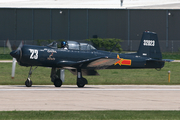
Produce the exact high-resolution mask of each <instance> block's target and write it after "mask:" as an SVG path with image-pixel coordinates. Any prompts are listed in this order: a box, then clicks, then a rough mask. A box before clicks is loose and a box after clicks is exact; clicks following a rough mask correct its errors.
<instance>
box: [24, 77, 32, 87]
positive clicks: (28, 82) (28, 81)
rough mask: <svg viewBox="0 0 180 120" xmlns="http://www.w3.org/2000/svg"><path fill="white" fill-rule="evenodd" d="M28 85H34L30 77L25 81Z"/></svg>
mask: <svg viewBox="0 0 180 120" xmlns="http://www.w3.org/2000/svg"><path fill="white" fill-rule="evenodd" d="M25 85H26V87H31V86H32V81H31V80H30V79H29V78H28V79H27V80H26V82H25Z"/></svg>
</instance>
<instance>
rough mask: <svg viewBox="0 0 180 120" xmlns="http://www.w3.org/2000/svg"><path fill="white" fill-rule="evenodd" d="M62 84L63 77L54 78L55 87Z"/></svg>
mask: <svg viewBox="0 0 180 120" xmlns="http://www.w3.org/2000/svg"><path fill="white" fill-rule="evenodd" d="M61 85H62V81H61V79H55V80H54V86H55V87H61Z"/></svg>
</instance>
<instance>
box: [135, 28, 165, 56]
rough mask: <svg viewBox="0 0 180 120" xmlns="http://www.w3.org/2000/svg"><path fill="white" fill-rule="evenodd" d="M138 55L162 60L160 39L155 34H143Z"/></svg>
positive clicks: (146, 32) (148, 32)
mask: <svg viewBox="0 0 180 120" xmlns="http://www.w3.org/2000/svg"><path fill="white" fill-rule="evenodd" d="M137 54H138V55H139V56H144V57H150V58H154V59H162V55H161V50H160V46H159V41H158V37H157V34H156V33H155V32H150V31H145V32H143V35H142V38H141V42H140V45H139V49H138V52H137Z"/></svg>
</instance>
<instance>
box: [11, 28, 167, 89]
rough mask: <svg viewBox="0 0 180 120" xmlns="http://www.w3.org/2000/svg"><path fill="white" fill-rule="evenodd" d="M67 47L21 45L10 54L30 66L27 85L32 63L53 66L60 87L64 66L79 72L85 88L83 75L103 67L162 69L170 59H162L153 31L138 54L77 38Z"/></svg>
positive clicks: (142, 43)
mask: <svg viewBox="0 0 180 120" xmlns="http://www.w3.org/2000/svg"><path fill="white" fill-rule="evenodd" d="M63 47H64V48H57V43H56V42H53V43H51V44H49V45H48V46H35V45H22V44H21V45H20V46H19V47H18V49H17V50H15V51H12V52H11V53H10V55H11V56H12V57H14V58H16V60H17V62H18V63H19V65H21V66H26V67H28V66H30V71H29V76H28V78H27V80H26V82H25V85H26V86H27V87H31V86H32V81H31V80H30V76H31V74H32V71H33V70H32V66H43V67H51V68H52V69H51V75H50V77H51V81H52V82H53V83H54V85H55V86H56V87H60V86H61V85H62V82H63V81H64V69H68V70H69V71H70V72H72V73H73V74H75V75H77V86H78V87H84V85H85V84H87V83H88V82H87V80H86V79H85V78H84V77H83V75H99V74H98V73H97V71H96V70H99V69H140V68H142V69H144V68H155V69H161V68H162V67H163V66H164V62H165V61H166V60H162V55H161V51H160V47H159V42H158V38H157V34H156V33H154V32H149V31H145V32H144V33H143V35H142V39H141V42H140V46H139V49H138V51H137V53H125V54H118V53H113V52H107V51H101V50H97V49H95V48H94V47H93V46H92V45H90V44H87V43H78V42H75V41H67V42H66V45H64V46H63ZM36 68H37V67H36ZM36 68H35V69H36Z"/></svg>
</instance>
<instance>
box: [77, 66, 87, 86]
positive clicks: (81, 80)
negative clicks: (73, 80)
mask: <svg viewBox="0 0 180 120" xmlns="http://www.w3.org/2000/svg"><path fill="white" fill-rule="evenodd" d="M85 84H88V81H87V80H86V78H83V77H82V72H81V69H77V86H78V87H80V88H81V87H84V86H85Z"/></svg>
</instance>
